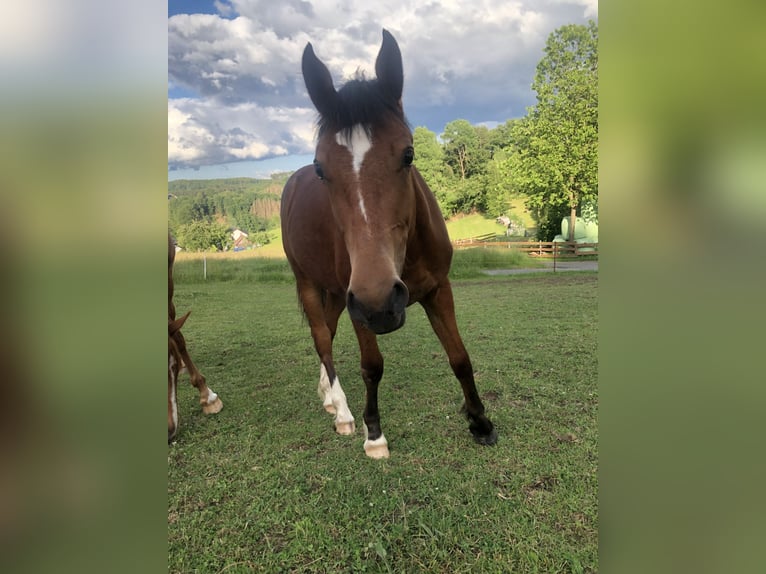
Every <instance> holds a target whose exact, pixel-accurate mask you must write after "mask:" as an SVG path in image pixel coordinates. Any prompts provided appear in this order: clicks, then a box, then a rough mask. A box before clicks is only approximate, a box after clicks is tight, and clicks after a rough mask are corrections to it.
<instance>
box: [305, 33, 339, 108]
mask: <svg viewBox="0 0 766 574" xmlns="http://www.w3.org/2000/svg"><path fill="white" fill-rule="evenodd" d="M302 68H303V81H304V82H306V89H307V90H308V92H309V97H310V98H311V101H312V102H313V103H314V107H315V108H316V109H317V111H318V112H319V113H320V114H321V115H323V116H332V115H333V112H334V111H335V108H336V107H337V101H338V92H336V91H335V86H333V84H332V76H331V75H330V70H328V69H327V66H325V65H324V64H323V63H322V62H321V61H320V60H319V58H317V57H316V54H314V48H313V47H312V46H311V42H309V43H308V44H306V48H305V49H304V50H303V61H302Z"/></svg>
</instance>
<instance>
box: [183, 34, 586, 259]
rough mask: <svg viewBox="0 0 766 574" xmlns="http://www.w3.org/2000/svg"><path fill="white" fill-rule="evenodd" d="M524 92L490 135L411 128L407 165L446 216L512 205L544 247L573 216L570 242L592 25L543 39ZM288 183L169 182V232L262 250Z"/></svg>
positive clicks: (579, 202)
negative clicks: (515, 113) (234, 234)
mask: <svg viewBox="0 0 766 574" xmlns="http://www.w3.org/2000/svg"><path fill="white" fill-rule="evenodd" d="M532 89H533V90H534V91H535V93H536V95H537V103H536V104H535V105H534V106H532V107H530V108H528V109H527V113H526V115H525V116H524V117H522V118H518V119H511V120H508V121H506V122H505V123H503V124H499V125H497V126H494V127H492V128H490V127H487V126H485V125H473V124H471V123H470V122H469V121H467V120H464V119H457V120H454V121H452V122H450V123H448V124H447V125H446V126H445V128H444V132H443V133H441V134H439V135H438V136H437V134H436V133H434V132H432V131H430V130H429V129H427V128H425V127H422V126H419V127H416V128H415V130H414V132H413V140H414V144H413V145H414V148H415V165H416V166H417V168H418V170H419V171H420V173H421V174H422V176H423V178H424V179H425V181H426V182H427V183H428V185H429V186H430V188H431V190H432V191H433V192H434V195H435V196H436V199H437V201H438V203H439V207H440V209H441V211H442V214H443V215H444V217H445V218H449V217H452V216H455V215H458V214H462V213H473V212H478V213H483V214H485V215H487V216H490V217H499V216H510V219H512V220H513V219H517V218H518V216H514V215H513V214H512V213H511V211H512V205H516V204H518V203H519V202H523V203H524V205H525V207H526V208H527V210H528V211H529V212H530V214H531V215H532V218H533V219H534V221H535V223H536V224H537V231H536V234H537V238H538V239H540V240H542V241H550V240H552V239H553V237H554V236H555V235H556V234H557V233H559V230H560V227H561V219H562V218H563V217H566V216H569V217H571V218H572V220H571V223H570V225H569V233H570V234H572V236H573V234H574V217H575V215H576V214H577V213H579V211H580V210H581V209H582V207H583V206H584V205H586V204H587V205H589V206H591V209H593V208H595V207H596V206H597V200H598V27H597V25H596V23H595V22H593V21H590V22H589V23H588V24H587V25H574V24H572V25H566V26H562V27H561V28H558V29H557V30H555V31H554V32H553V33H552V34H551V35H550V36H549V37H548V40H547V42H546V45H545V49H544V55H543V57H542V59H541V60H540V61H539V63H538V65H537V69H536V73H535V77H534V81H533V83H532ZM288 176H289V174H277V175H275V176H273V177H272V179H270V180H265V181H264V180H253V179H248V178H237V179H226V180H208V181H194V180H184V181H180V182H177V181H174V182H170V183H169V186H168V190H169V191H168V197H169V199H170V208H169V227H170V229H171V232H175V235H176V237H177V239H178V240H179V243H181V244H182V245H183V246H184V247H185V248H187V249H190V250H206V249H226V248H227V247H228V245H229V243H230V241H231V239H230V231H231V229H234V228H239V229H242V230H243V231H245V232H247V233H248V234H250V235H251V239H255V240H256V241H258V238H260V239H261V241H259V242H261V243H265V242H268V231H269V230H270V229H273V228H275V227H277V226H278V225H279V197H280V194H281V191H282V187H283V186H284V183H285V182H286V180H287V177H288ZM596 213H597V212H596ZM517 223H518V222H517ZM259 234H260V235H259ZM227 238H228V239H227ZM227 241H228V243H227Z"/></svg>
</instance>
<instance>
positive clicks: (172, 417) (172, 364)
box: [168, 234, 223, 442]
mask: <svg viewBox="0 0 766 574" xmlns="http://www.w3.org/2000/svg"><path fill="white" fill-rule="evenodd" d="M175 257H176V246H175V242H174V241H173V238H172V237H171V236H170V234H168V442H170V441H171V440H173V439H174V438H175V436H176V434H177V433H178V398H177V396H176V395H177V389H178V376H179V375H180V374H181V373H183V372H184V371H187V372H188V373H189V378H190V379H191V384H192V385H193V386H194V387H195V388H196V389H197V391H199V402H200V405H201V406H202V412H203V413H205V414H208V415H209V414H215V413H217V412H220V410H221V409H222V408H223V402H221V399H220V397H219V396H218V395H217V394H215V393H214V392H213V389H211V388H210V387H208V386H207V382H206V381H205V377H204V375H203V374H202V373H201V372H200V370H199V369H198V368H197V367H196V366H195V365H194V363H193V362H192V360H191V357H190V356H189V351H188V350H187V348H186V340H185V339H184V336H183V335H182V334H181V327H183V324H184V323H185V322H186V319H188V318H189V314H190V313H191V311H189V312H187V313H186V315H184V316H183V317H181V318H179V319H176V307H175V305H174V304H173V263H174V261H175Z"/></svg>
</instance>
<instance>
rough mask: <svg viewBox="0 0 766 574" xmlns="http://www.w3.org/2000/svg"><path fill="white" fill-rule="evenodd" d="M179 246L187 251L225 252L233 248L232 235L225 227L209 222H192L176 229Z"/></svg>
mask: <svg viewBox="0 0 766 574" xmlns="http://www.w3.org/2000/svg"><path fill="white" fill-rule="evenodd" d="M175 234H176V241H177V242H178V245H180V246H181V247H183V248H184V249H186V250H187V251H225V250H227V249H228V248H229V247H230V246H231V235H230V234H229V231H228V230H227V229H226V226H225V225H222V224H220V223H215V222H208V221H192V222H190V223H186V224H183V225H179V226H178V227H177V228H176V229H175Z"/></svg>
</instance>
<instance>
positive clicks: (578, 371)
mask: <svg viewBox="0 0 766 574" xmlns="http://www.w3.org/2000/svg"><path fill="white" fill-rule="evenodd" d="M470 257H474V256H473V255H471V256H470ZM470 257H469V259H470ZM250 261H251V262H250V263H243V262H242V261H238V260H233V259H221V260H220V261H216V264H217V265H218V266H219V268H218V272H217V273H216V274H213V275H211V276H210V277H209V279H208V280H207V281H204V280H203V279H202V278H201V276H200V275H199V274H198V273H197V272H196V269H197V268H198V263H199V261H198V260H194V259H189V260H186V261H183V260H182V261H179V262H178V266H177V270H176V297H175V303H176V307H177V309H178V311H179V312H180V313H185V312H186V311H188V310H191V311H192V314H191V317H190V318H189V320H188V321H187V323H186V325H185V327H184V334H185V336H186V339H187V343H188V346H189V349H190V352H191V354H192V357H193V358H194V359H195V361H196V363H197V364H198V366H199V367H200V368H201V370H202V371H203V373H204V374H205V375H206V377H207V380H208V383H209V384H210V386H211V387H212V388H213V389H214V390H215V391H216V392H217V393H218V394H219V395H220V396H221V398H222V400H223V403H224V408H223V411H221V412H220V413H219V414H217V415H213V416H205V415H203V414H202V413H201V411H200V409H199V406H198V401H197V396H196V392H195V391H194V389H193V388H191V387H190V386H189V385H188V384H187V381H188V376H186V375H184V376H182V383H183V385H182V386H180V387H179V408H180V417H181V424H180V431H179V435H178V437H177V439H176V441H175V442H174V443H172V444H171V445H169V446H168V571H169V572H179V573H180V572H183V573H192V572H199V573H219V572H226V573H229V574H233V573H244V572H264V573H272V572H309V573H311V572H316V573H320V572H321V573H334V572H344V573H346V572H349V573H351V572H353V573H356V572H401V573H414V572H429V573H431V572H437V573H445V574H446V573H449V574H452V573H460V572H482V573H484V572H488V573H493V572H496V573H508V572H521V573H526V572H540V573H543V572H544V573H552V572H596V571H597V570H598V563H597V560H598V559H597V528H598V509H597V486H598V485H597V461H598V451H597V426H596V415H597V408H598V396H597V385H596V373H597V361H596V332H597V305H596V292H597V274H595V273H558V274H555V275H553V274H532V275H522V276H510V277H508V276H506V277H487V276H484V275H482V274H481V272H480V269H475V270H474V271H475V272H473V273H472V272H470V268H471V266H472V264H471V263H470V262H468V261H464V265H465V267H466V271H465V273H463V274H462V275H461V276H464V277H466V278H465V279H460V278H456V279H455V281H454V283H453V284H454V293H455V301H456V306H457V314H458V322H459V324H460V327H461V330H462V335H463V339H464V341H465V343H466V346H467V348H468V350H469V352H470V354H471V358H472V361H473V365H474V369H475V372H476V382H477V386H478V388H479V392H480V394H481V396H482V397H483V400H484V402H485V406H486V407H487V413H488V415H489V417H490V418H491V419H492V421H493V422H494V423H495V425H496V427H497V429H498V432H499V436H500V438H499V441H498V444H497V445H496V446H493V447H483V446H479V445H477V444H475V443H474V442H473V441H472V438H471V435H470V433H469V431H468V424H467V422H466V421H465V420H464V419H463V417H462V416H461V415H460V414H459V413H458V410H459V408H460V405H461V402H462V394H461V391H460V387H459V384H458V382H457V381H456V379H455V378H454V376H453V374H452V372H451V370H450V368H449V365H448V364H447V360H446V357H445V355H444V352H443V350H442V349H441V347H440V345H439V343H438V341H437V339H436V337H435V335H434V334H433V333H432V331H431V329H430V326H429V324H428V321H427V319H426V317H425V313H424V312H423V311H422V309H421V308H420V307H419V306H417V305H416V306H413V307H411V308H409V310H408V318H407V324H406V325H405V326H404V328H403V329H401V330H399V331H396V332H394V333H391V334H388V335H385V336H381V337H379V344H380V347H381V351H382V352H383V355H384V357H385V359H386V370H385V374H384V377H383V381H382V383H381V387H380V393H379V402H380V410H381V417H382V425H383V429H384V432H385V434H386V437H387V438H388V441H389V446H390V450H391V458H390V459H388V460H377V461H376V460H371V459H368V458H367V457H365V455H364V450H363V448H362V443H363V440H364V438H363V434H362V433H363V431H362V409H363V406H364V386H363V383H362V381H361V377H360V376H359V366H358V361H359V358H358V349H357V345H356V340H355V337H354V335H353V330H352V329H351V325H350V322H349V320H348V316H347V315H346V314H345V313H344V315H343V316H342V317H341V321H340V326H339V329H338V335H337V337H336V341H335V360H336V367H337V370H338V373H339V377H340V381H341V383H342V385H343V387H344V389H345V391H346V395H347V397H348V402H349V406H350V408H351V411H352V413H353V414H354V416H355V417H356V419H357V427H358V429H357V433H356V435H354V436H352V437H347V436H339V435H336V434H335V432H334V431H333V428H332V417H331V416H330V415H328V414H327V413H325V411H324V409H323V408H322V405H321V402H320V399H319V397H318V396H317V392H316V387H317V383H318V380H319V361H318V359H317V357H316V355H315V352H314V348H313V342H312V340H311V337H310V334H309V330H308V327H307V325H306V322H305V320H304V319H303V318H302V316H301V313H300V310H299V306H298V302H297V298H296V294H295V289H294V285H293V283H292V279H291V277H290V275H289V269H288V268H287V266H286V263H285V262H284V261H283V260H282V261H281V260H273V261H271V267H269V266H268V265H267V263H268V261H266V260H254V259H251V260H250ZM486 263H487V262H486V261H484V262H481V261H480V258H478V257H477V258H476V260H475V261H474V263H473V266H474V267H480V266H481V265H485V264H486ZM492 263H494V262H492ZM208 265H210V261H208Z"/></svg>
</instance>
